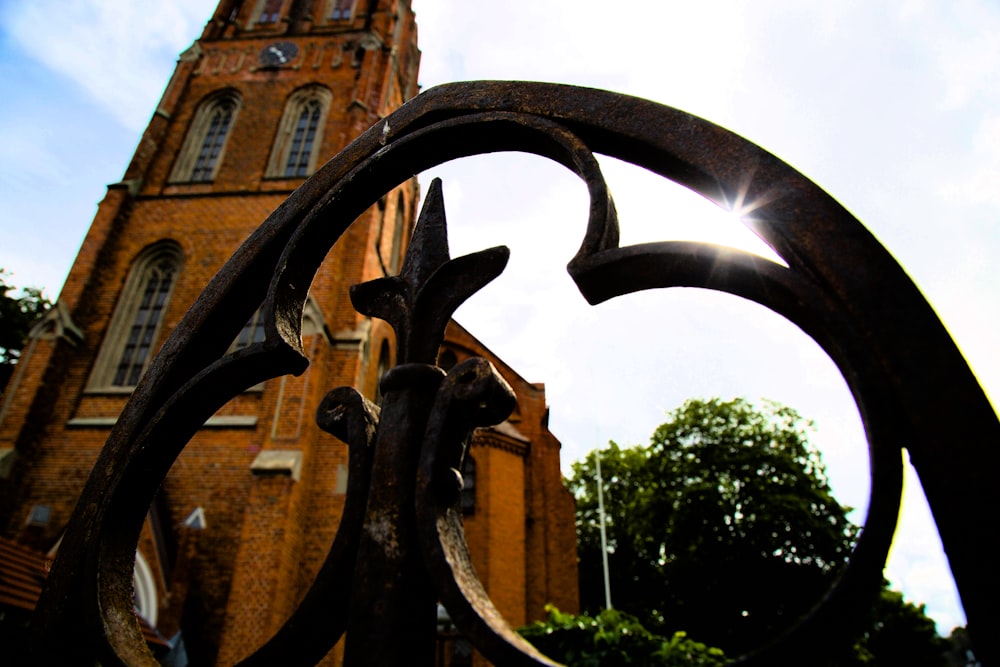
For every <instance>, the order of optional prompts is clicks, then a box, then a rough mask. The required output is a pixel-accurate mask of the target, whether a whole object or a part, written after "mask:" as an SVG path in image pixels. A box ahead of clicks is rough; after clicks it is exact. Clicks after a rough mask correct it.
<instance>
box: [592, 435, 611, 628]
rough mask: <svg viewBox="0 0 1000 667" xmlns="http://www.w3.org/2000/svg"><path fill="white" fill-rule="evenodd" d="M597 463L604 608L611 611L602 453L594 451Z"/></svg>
mask: <svg viewBox="0 0 1000 667" xmlns="http://www.w3.org/2000/svg"><path fill="white" fill-rule="evenodd" d="M594 459H595V461H596V462H597V514H598V516H599V517H600V521H601V562H602V563H603V565H604V606H605V607H606V608H608V609H611V578H610V576H609V575H608V532H607V528H606V526H605V520H604V480H603V479H602V478H601V452H600V450H595V451H594Z"/></svg>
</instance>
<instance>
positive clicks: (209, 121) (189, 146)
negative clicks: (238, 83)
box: [170, 89, 243, 183]
mask: <svg viewBox="0 0 1000 667" xmlns="http://www.w3.org/2000/svg"><path fill="white" fill-rule="evenodd" d="M227 107H228V110H229V119H228V123H227V125H226V127H225V134H224V135H223V137H222V140H221V142H220V141H218V140H214V141H213V143H216V144H219V145H218V152H217V153H215V155H214V156H211V157H210V159H211V160H212V163H211V164H210V165H209V166H208V172H207V173H206V174H199V176H198V178H195V170H196V169H198V170H203V169H204V168H205V165H204V163H202V162H200V158H202V157H203V155H202V154H203V150H204V149H206V148H209V147H208V146H206V142H207V141H209V140H210V139H214V135H210V132H212V130H213V129H214V128H215V127H216V126H214V125H213V120H214V119H215V118H216V114H217V113H220V112H225V111H226V109H227ZM242 107H243V98H242V96H241V95H240V94H239V93H238V92H237V91H235V90H233V89H226V90H220V91H216V92H214V93H212V94H210V95H208V96H207V97H206V98H205V99H204V100H202V102H201V103H200V104H199V105H198V110H197V111H196V112H195V115H194V120H192V121H191V125H190V126H189V127H188V132H187V136H186V137H185V138H184V144H183V145H182V146H181V150H180V152H179V153H178V154H177V159H176V160H175V161H174V168H173V170H172V171H171V172H170V182H171V183H211V182H212V181H214V180H215V177H216V175H217V174H218V173H219V166H220V165H221V164H222V160H223V159H224V158H225V155H226V146H227V145H228V144H229V138H230V137H231V136H232V135H233V127H234V126H235V125H236V120H237V118H238V117H239V112H240V109H241V108H242Z"/></svg>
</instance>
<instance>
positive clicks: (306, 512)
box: [0, 0, 577, 665]
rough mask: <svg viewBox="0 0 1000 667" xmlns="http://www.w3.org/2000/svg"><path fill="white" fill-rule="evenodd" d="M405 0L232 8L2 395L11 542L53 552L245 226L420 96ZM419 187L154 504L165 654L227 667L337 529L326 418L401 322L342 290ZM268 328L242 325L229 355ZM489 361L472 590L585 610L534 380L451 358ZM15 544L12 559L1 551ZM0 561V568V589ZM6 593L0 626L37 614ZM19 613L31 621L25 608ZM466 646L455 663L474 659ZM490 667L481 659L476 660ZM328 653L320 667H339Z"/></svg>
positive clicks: (367, 266) (372, 215) (154, 605)
mask: <svg viewBox="0 0 1000 667" xmlns="http://www.w3.org/2000/svg"><path fill="white" fill-rule="evenodd" d="M419 60H420V52H419V50H418V48H417V30H416V23H415V20H414V14H413V12H412V10H411V8H410V3H409V1H408V0H222V1H221V2H220V3H219V5H218V7H217V9H216V11H215V15H214V16H213V17H212V18H211V20H210V21H209V22H208V24H207V25H206V27H205V30H204V32H203V34H202V36H201V38H200V39H198V40H197V41H196V42H195V43H194V45H193V46H192V47H191V48H189V49H188V50H187V51H185V52H184V53H183V54H182V55H181V56H180V59H179V61H178V63H177V68H176V70H175V72H174V74H173V76H172V78H171V80H170V82H169V83H168V84H167V88H166V90H165V92H164V94H163V97H162V99H161V101H160V103H159V105H158V106H157V108H156V110H155V112H154V113H153V116H152V119H151V120H150V123H149V126H148V127H147V129H146V131H145V133H144V134H143V136H142V138H141V140H140V141H139V144H138V147H137V149H136V152H135V155H134V157H133V159H132V161H131V163H130V164H129V165H128V168H127V169H126V171H125V175H124V178H123V179H122V180H121V182H118V183H114V184H112V185H110V186H109V187H108V191H107V195H106V196H105V198H104V200H103V201H102V202H101V203H100V205H99V207H98V210H97V214H96V216H95V218H94V221H93V223H92V225H91V227H90V230H89V232H88V233H87V236H86V238H85V240H84V242H83V245H82V247H81V249H80V252H79V255H78V256H77V258H76V261H75V262H74V264H73V266H72V269H71V271H70V273H69V277H68V279H67V281H66V285H65V287H64V288H63V291H62V293H61V294H60V297H59V301H58V303H57V304H56V306H55V307H54V308H53V309H52V310H51V311H50V312H49V314H48V315H47V316H46V318H45V320H44V321H43V322H41V323H40V324H39V325H38V326H36V327H35V329H34V331H33V332H32V335H31V338H30V339H29V341H28V343H27V345H26V346H25V349H24V353H23V356H22V360H21V362H20V363H19V364H18V367H17V369H16V372H15V375H14V377H13V378H12V379H11V381H10V383H9V385H8V387H7V389H6V391H5V393H4V395H3V396H2V397H0V539H2V541H3V542H4V543H5V544H7V545H14V546H16V547H17V548H18V549H25V550H26V551H25V553H28V552H29V551H28V550H30V552H31V553H42V554H49V555H50V556H51V554H53V553H55V551H56V550H57V549H58V546H59V539H60V536H61V534H62V533H63V531H64V529H65V526H66V522H67V521H68V519H69V517H70V514H71V513H72V511H73V507H74V505H75V503H76V500H77V498H78V496H79V493H80V490H81V489H82V487H83V484H84V482H85V480H86V478H87V476H88V474H89V472H90V468H91V466H92V465H93V462H94V460H95V459H96V457H97V454H98V452H99V451H100V449H101V447H102V445H103V443H104V441H105V439H106V438H107V436H108V433H109V431H110V428H111V426H112V425H113V424H114V423H115V421H116V419H117V416H118V414H119V412H120V411H121V410H122V408H123V406H124V404H125V402H126V400H127V399H128V397H129V395H130V393H131V390H132V388H133V387H134V386H135V384H136V382H137V381H138V379H139V378H140V377H141V375H142V373H143V371H144V369H145V368H146V366H147V365H148V363H149V360H150V359H151V357H152V356H153V355H154V354H155V352H156V350H157V349H158V347H159V345H160V344H161V343H162V342H163V341H164V340H165V338H166V337H167V336H168V335H169V334H170V332H171V331H172V330H173V329H174V327H175V326H176V325H177V323H178V322H179V320H180V319H181V317H182V316H183V314H184V313H185V311H186V310H187V308H188V307H189V306H190V304H191V303H192V302H193V301H194V299H195V298H196V297H197V296H198V295H199V294H200V293H201V291H202V290H203V289H204V287H205V285H206V284H207V283H208V282H209V280H210V279H211V277H212V276H213V275H214V274H215V272H216V271H218V269H219V268H220V267H221V266H222V265H223V263H224V262H225V261H226V260H227V259H228V258H229V256H230V255H231V254H232V253H233V251H234V250H235V249H236V248H237V247H238V246H239V245H240V244H241V243H242V242H243V241H244V240H245V239H246V238H247V237H248V236H249V234H250V233H251V232H252V231H253V230H254V229H255V228H256V226H257V225H258V224H259V223H260V222H261V221H263V220H264V219H265V218H266V217H267V215H268V214H269V213H270V212H271V211H272V210H274V209H275V208H276V207H277V206H278V205H279V204H281V202H282V201H283V200H284V199H285V198H286V197H287V196H288V195H289V194H290V193H291V192H292V191H293V190H294V189H295V188H297V187H298V186H300V185H301V184H302V183H303V181H304V180H305V178H306V177H308V176H309V175H310V174H311V173H313V172H314V171H315V170H316V168H317V167H318V166H319V165H322V164H323V162H324V161H325V160H326V159H328V158H329V157H331V156H333V155H334V154H336V153H337V152H338V151H340V150H341V149H342V148H344V147H345V146H346V145H347V144H348V143H349V142H350V141H351V140H352V139H353V138H355V137H356V136H358V135H359V134H360V133H361V132H363V131H364V130H365V129H367V128H368V127H370V126H371V125H372V124H373V123H375V122H376V121H377V120H378V119H379V118H381V117H383V116H384V115H386V114H387V113H389V112H391V111H392V110H393V109H395V108H397V107H398V106H400V105H401V104H402V103H403V102H405V101H406V100H407V99H409V98H410V97H412V96H414V95H415V94H416V93H417V88H418V86H417V70H418V65H419ZM418 198H419V186H418V184H417V182H416V180H415V179H411V180H410V181H408V182H406V183H404V184H403V185H401V186H400V187H398V188H396V189H395V190H393V191H392V192H390V193H389V194H387V195H386V196H384V197H383V198H382V199H381V200H380V201H379V203H378V204H377V205H376V206H374V207H372V208H371V209H370V210H368V211H367V212H366V213H365V214H364V215H363V216H362V217H361V218H359V219H358V220H357V221H356V222H355V224H354V225H353V226H352V227H351V228H350V230H349V231H348V232H347V233H346V234H345V235H344V237H343V238H342V239H341V240H340V241H339V242H338V243H337V245H336V246H335V247H334V248H333V250H332V251H331V252H330V255H329V256H328V257H327V260H326V262H325V263H324V265H323V267H322V268H321V270H320V272H319V273H318V274H317V277H316V279H315V281H314V283H313V285H312V287H311V290H310V296H309V300H308V303H307V306H306V309H305V315H304V319H303V327H302V335H303V342H304V346H303V347H304V349H305V350H306V351H307V352H308V353H309V358H310V366H309V368H308V369H307V370H306V371H305V373H303V374H302V375H301V376H299V377H291V376H286V377H281V378H276V379H274V380H270V381H267V382H265V383H262V384H261V385H259V386H257V387H254V388H252V389H251V390H249V391H247V392H245V393H243V394H242V395H241V396H239V397H238V398H237V399H236V400H234V401H231V402H230V403H229V404H228V405H227V406H226V407H225V408H224V409H223V410H221V411H219V412H218V413H216V414H215V415H214V416H213V417H212V418H211V419H210V420H209V421H208V422H207V423H206V424H205V425H204V427H203V428H202V429H201V430H200V431H199V433H198V434H197V436H196V437H195V438H194V439H193V440H192V441H191V442H190V443H189V444H188V446H187V447H186V448H185V449H184V451H183V452H182V454H181V455H180V457H179V458H178V460H177V462H176V463H175V464H174V466H173V468H172V469H171V471H170V474H169V475H168V477H167V479H166V481H165V483H164V484H163V486H162V487H161V489H160V491H159V494H158V497H157V500H156V502H155V503H154V505H153V507H151V508H150V510H149V515H148V519H147V522H146V526H145V528H144V530H143V534H142V537H141V539H140V543H139V552H138V554H137V559H136V575H135V585H136V608H137V611H138V612H139V614H140V615H141V616H142V617H143V619H145V622H146V625H147V630H148V632H147V635H148V636H150V637H154V638H156V639H155V640H154V641H153V644H155V646H156V647H157V650H158V651H160V652H161V653H166V652H168V651H170V650H171V646H173V647H174V649H173V650H174V656H175V657H176V655H177V653H178V649H177V648H176V647H177V646H178V645H179V640H181V641H182V642H183V644H182V645H183V647H184V650H185V651H186V654H187V656H188V657H189V658H190V662H191V664H199V665H210V664H232V663H234V662H236V661H238V660H239V659H241V658H243V657H245V656H246V655H247V654H248V653H250V652H251V651H252V650H253V649H255V648H256V647H257V646H259V645H260V644H262V643H263V642H264V641H265V640H267V639H268V638H269V637H270V636H271V635H272V634H273V633H274V631H275V630H276V629H277V628H278V627H280V625H281V623H282V622H283V621H284V619H285V618H287V617H288V615H289V614H290V613H291V611H292V610H293V609H294V608H295V606H296V604H297V603H298V600H299V599H300V597H301V595H302V594H303V592H304V591H305V590H306V588H307V587H308V585H309V583H310V582H311V581H312V578H313V576H314V574H315V572H316V571H317V569H318V567H319V565H320V563H321V562H322V560H323V558H324V556H325V555H326V551H327V549H328V548H329V546H330V543H331V540H332V538H333V535H334V533H335V531H336V527H337V524H338V521H339V518H340V511H341V507H342V505H343V498H344V496H343V493H344V490H345V488H346V475H347V452H346V446H345V445H343V443H341V442H339V441H338V440H336V439H334V438H333V437H332V436H330V435H328V434H326V433H324V432H322V431H320V429H319V428H318V426H317V425H316V423H315V420H314V418H313V415H314V414H315V412H316V408H317V405H318V403H319V401H320V399H321V398H322V397H323V395H324V394H325V392H326V391H328V390H329V389H331V388H333V387H337V386H341V385H350V386H354V387H356V388H358V390H359V391H361V392H362V393H363V394H364V395H365V396H367V397H369V398H370V399H372V400H376V399H377V384H378V378H379V377H380V375H381V373H382V372H384V371H385V370H386V369H387V368H388V367H390V366H391V365H392V363H393V359H392V356H393V354H394V352H393V350H394V345H393V334H392V330H391V329H390V328H389V327H388V326H387V325H386V324H385V323H384V322H381V321H378V320H372V319H370V318H366V317H364V316H362V315H360V314H359V313H357V312H356V311H355V310H354V309H353V308H352V307H351V304H350V302H349V300H348V296H347V289H348V287H349V286H350V285H352V284H356V283H360V282H363V281H367V280H371V279H374V278H377V277H380V276H383V275H392V274H395V273H396V272H397V270H398V268H399V266H400V264H401V260H402V255H403V253H404V251H405V249H406V245H407V242H408V239H409V234H410V231H411V228H412V225H413V221H414V219H415V216H416V206H417V203H418ZM261 334H262V326H261V323H260V322H258V321H257V320H256V318H255V319H252V320H251V321H250V322H248V323H247V325H246V327H244V329H243V332H242V333H241V334H240V336H239V337H238V338H237V340H236V341H234V343H233V347H234V349H235V348H239V347H240V346H245V345H247V344H250V343H251V342H253V341H254V340H256V339H257V337H258V336H260V335H261ZM474 355H475V356H484V357H486V358H488V359H490V360H491V361H492V362H493V363H494V365H495V366H496V367H497V368H498V370H499V371H500V372H501V374H502V375H503V376H504V377H505V379H507V381H508V382H509V383H510V385H511V386H512V387H513V388H514V390H515V393H516V394H517V407H516V409H515V412H514V414H513V415H512V416H511V417H510V419H509V420H508V421H506V422H504V423H503V424H500V425H499V426H497V427H494V428H490V429H482V430H480V432H478V433H477V435H476V437H475V440H474V442H473V446H472V448H471V450H470V454H471V456H470V459H469V461H468V462H467V467H466V470H465V473H466V475H465V476H466V480H467V488H466V490H465V491H464V495H463V508H464V510H465V512H466V516H465V519H466V531H467V535H468V538H469V543H470V548H471V551H472V554H473V559H474V562H475V565H476V568H477V571H478V573H479V576H480V578H481V579H482V581H483V582H484V584H485V586H486V588H487V590H488V591H489V593H490V594H491V596H492V597H493V599H494V601H495V603H496V605H497V607H498V608H499V609H500V610H501V611H502V612H503V613H504V615H505V617H506V618H507V619H508V620H509V621H510V622H511V623H512V624H513V625H518V624H522V623H525V622H528V621H530V620H533V619H535V618H539V617H541V616H542V614H543V606H544V605H545V604H546V603H549V602H552V603H555V604H556V605H557V606H559V607H560V608H563V609H568V610H575V608H576V606H577V592H576V581H577V578H576V551H575V548H576V538H575V531H574V524H573V502H572V498H571V497H570V495H569V493H568V492H567V491H566V489H565V488H564V487H563V486H562V481H561V475H560V471H559V448H560V446H559V442H558V441H557V440H556V439H555V437H554V436H553V435H552V434H551V433H550V432H549V430H548V428H547V406H546V403H545V392H544V387H543V386H542V385H539V384H532V383H529V382H527V381H525V380H524V379H522V378H521V377H520V376H519V375H518V374H517V373H516V371H514V370H513V369H511V368H510V367H508V366H507V365H506V364H504V362H503V361H502V360H500V359H499V358H497V357H496V356H495V355H493V354H492V353H491V352H490V351H489V350H487V349H486V348H485V347H484V346H483V345H482V344H481V343H480V342H479V341H478V340H476V339H475V337H474V336H473V335H472V334H470V333H469V332H467V331H465V330H464V329H463V328H462V327H461V326H459V325H458V324H455V323H452V325H450V327H449V330H448V334H447V337H446V342H445V345H444V347H443V348H442V351H441V355H440V363H441V365H442V366H444V367H447V366H450V365H452V364H454V363H456V362H458V361H461V360H462V359H464V358H466V357H469V356H474ZM2 553H3V552H2V551H0V554H2ZM5 566H6V562H5V561H3V560H0V589H2V587H3V586H4V585H6V584H4V581H5V580H4V578H3V576H2V575H3V571H4V567H5ZM2 592H3V591H2V590H0V616H2V617H3V618H4V619H5V620H4V621H2V622H0V624H2V623H7V624H8V625H9V624H10V623H16V622H19V621H18V619H23V618H25V617H26V614H27V613H28V612H27V609H28V608H29V607H30V605H29V604H27V603H17V604H15V603H11V602H10V601H9V600H7V599H6V598H4V597H3V595H2ZM18 614H21V615H20V616H19V615H18ZM462 644H463V643H462V641H461V640H460V639H459V640H454V641H452V642H451V643H450V648H449V649H448V650H449V651H450V652H451V658H450V661H451V664H453V665H459V664H469V663H468V660H467V659H466V657H465V651H466V649H465V647H464V646H463V645H462ZM477 660H478V659H477ZM339 661H340V651H339V649H334V651H333V652H332V653H331V654H330V655H329V656H328V657H327V659H326V662H325V663H324V664H327V663H328V664H339Z"/></svg>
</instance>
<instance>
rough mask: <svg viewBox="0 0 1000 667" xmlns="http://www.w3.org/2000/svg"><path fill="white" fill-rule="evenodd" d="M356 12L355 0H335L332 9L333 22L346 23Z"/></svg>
mask: <svg viewBox="0 0 1000 667" xmlns="http://www.w3.org/2000/svg"><path fill="white" fill-rule="evenodd" d="M353 12H354V0H333V2H332V3H331V7H330V20H331V21H346V20H347V19H349V18H351V14H352V13H353Z"/></svg>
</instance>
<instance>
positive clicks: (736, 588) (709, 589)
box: [568, 399, 941, 664]
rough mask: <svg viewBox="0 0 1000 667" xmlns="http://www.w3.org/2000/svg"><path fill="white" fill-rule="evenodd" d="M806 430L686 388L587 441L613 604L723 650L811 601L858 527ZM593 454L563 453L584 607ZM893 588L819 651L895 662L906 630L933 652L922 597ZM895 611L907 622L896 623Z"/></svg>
mask: <svg viewBox="0 0 1000 667" xmlns="http://www.w3.org/2000/svg"><path fill="white" fill-rule="evenodd" d="M810 429H811V424H810V423H809V422H807V421H806V420H804V419H803V418H802V417H800V416H799V414H798V413H797V412H795V411H794V410H792V409H791V408H788V407H785V406H782V405H779V404H777V403H773V402H766V403H764V404H763V405H759V406H755V405H753V404H751V403H749V402H747V401H745V400H743V399H735V400H732V401H723V400H721V399H711V400H690V401H688V402H686V403H685V404H684V405H683V406H681V407H680V408H678V409H676V410H674V411H672V412H670V413H668V415H667V421H666V422H665V423H664V424H663V425H661V426H660V427H659V428H657V429H656V432H655V433H654V434H653V437H652V438H651V440H650V444H649V445H648V446H644V447H643V446H639V447H631V448H622V447H619V446H618V445H616V444H615V443H613V442H612V443H611V444H610V446H609V448H608V449H605V450H603V451H601V452H600V455H601V469H602V473H603V477H604V483H605V498H604V500H605V508H606V511H607V520H608V548H609V552H610V554H609V560H610V570H611V593H612V601H613V603H614V606H615V607H616V608H617V609H620V610H622V611H625V612H628V613H630V614H634V615H636V616H637V617H639V619H641V620H642V622H643V623H644V624H645V625H646V626H647V627H649V629H650V630H651V631H653V632H656V633H659V634H661V635H671V634H673V633H674V632H677V631H681V630H683V631H686V632H688V633H690V635H691V636H692V637H696V638H697V639H698V640H700V641H703V642H706V643H708V644H709V645H712V646H718V647H720V648H721V649H723V650H724V651H725V652H726V653H727V654H729V655H740V654H742V653H744V652H746V651H748V650H750V649H752V648H755V647H758V646H760V645H762V644H764V643H765V642H767V641H768V640H770V639H773V638H775V637H776V636H777V635H779V634H780V633H781V632H782V631H783V630H785V629H787V628H788V627H790V626H791V625H792V624H793V623H794V622H795V621H796V620H797V619H798V618H800V617H801V616H802V615H803V614H804V613H806V612H807V611H808V610H809V609H810V608H812V607H813V606H814V605H815V604H816V603H817V602H818V601H819V599H820V597H821V596H822V594H823V593H824V591H825V590H826V589H827V588H828V587H829V585H830V584H831V583H832V581H833V579H834V577H836V575H837V573H838V571H839V570H840V569H841V568H842V567H843V566H844V564H845V563H846V562H847V560H848V558H849V557H850V554H851V550H852V548H853V545H854V543H855V541H856V539H857V536H858V528H857V527H856V526H855V525H854V524H852V523H851V522H850V521H849V520H848V518H847V514H848V513H849V511H850V508H848V507H844V506H842V505H841V504H840V503H838V502H837V500H836V499H835V498H834V497H833V495H832V492H831V489H830V486H829V483H828V480H827V477H826V473H825V470H824V467H823V464H822V461H821V458H820V455H819V452H818V451H817V450H816V449H815V447H813V446H812V445H811V444H810V443H809V440H808V433H809V430H810ZM595 459H596V453H591V454H590V455H589V456H588V457H587V458H586V459H585V460H583V461H581V462H578V463H575V464H574V466H573V475H572V478H571V479H570V480H568V483H569V486H570V489H571V490H572V491H573V493H574V494H575V496H576V499H577V532H578V535H579V552H580V598H581V605H582V607H583V609H584V610H585V611H588V612H591V613H594V612H596V610H598V609H600V608H601V607H603V605H604V592H603V584H602V582H603V575H602V572H601V569H602V568H601V547H600V534H599V520H598V513H597V493H596V483H595V480H596V460H595ZM898 595H899V594H898V593H893V592H892V591H888V590H886V591H885V592H883V595H882V598H881V599H880V600H879V602H878V603H877V604H876V605H875V607H874V609H873V612H872V613H873V616H872V619H870V623H869V630H868V631H867V632H866V633H865V634H864V636H862V637H860V638H859V637H857V636H856V632H853V633H852V631H848V630H845V631H843V632H842V633H841V634H840V640H841V641H840V643H839V644H838V645H837V646H826V647H824V652H825V654H826V655H825V660H826V661H827V662H832V663H833V664H863V663H864V662H865V661H867V662H869V663H870V664H903V663H899V662H895V663H892V662H891V658H890V657H888V656H892V655H893V651H901V650H903V649H902V648H901V643H905V642H907V641H909V642H911V643H912V644H913V645H914V646H913V647H911V648H910V649H907V650H914V651H923V652H925V653H926V654H928V655H929V656H932V660H933V659H934V658H936V657H939V656H940V647H939V646H938V644H937V643H936V642H935V641H933V640H932V639H933V637H936V633H935V634H934V635H933V637H932V638H928V637H927V635H926V633H924V629H925V625H922V624H921V623H916V622H915V617H912V616H911V615H910V612H911V611H916V612H919V614H918V615H919V617H921V618H923V619H924V620H925V621H926V622H927V623H930V627H931V628H933V622H932V621H930V620H929V619H927V618H926V616H924V615H923V610H922V608H918V607H913V606H912V605H910V607H912V609H910V607H905V608H903V609H902V610H900V605H902V601H901V597H900V598H899V599H898V600H897V598H896V597H894V596H898ZM895 602H899V604H897V605H896V606H893V605H894V603H895ZM897 612H898V614H897ZM896 615H902V616H904V617H906V618H907V619H908V621H914V622H909V624H908V625H907V624H897V623H896V621H895V620H893V619H894V618H895V616H896ZM849 620H853V619H849ZM897 626H898V627H907V628H909V630H910V631H912V632H909V633H906V632H899V633H896V632H895V631H894V630H892V628H894V627H897ZM833 634H834V636H836V631H834V633H833ZM904 636H905V637H908V639H905V638H904ZM883 661H884V662H883ZM914 664H918V663H914ZM920 664H941V663H940V662H938V663H933V662H930V663H920Z"/></svg>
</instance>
